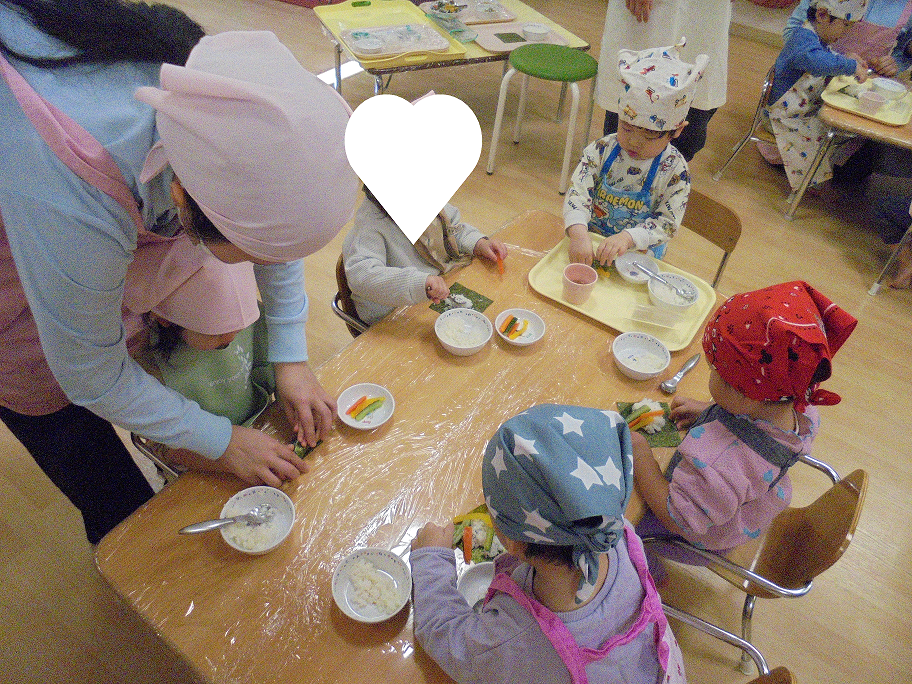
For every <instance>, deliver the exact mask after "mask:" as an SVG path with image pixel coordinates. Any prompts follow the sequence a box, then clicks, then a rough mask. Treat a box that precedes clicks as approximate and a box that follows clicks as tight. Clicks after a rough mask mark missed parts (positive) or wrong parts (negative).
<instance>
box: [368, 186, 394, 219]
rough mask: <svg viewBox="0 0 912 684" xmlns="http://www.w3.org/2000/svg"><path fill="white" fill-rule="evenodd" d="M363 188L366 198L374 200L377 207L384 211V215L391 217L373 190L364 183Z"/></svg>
mask: <svg viewBox="0 0 912 684" xmlns="http://www.w3.org/2000/svg"><path fill="white" fill-rule="evenodd" d="M361 188H362V189H363V190H364V197H365V198H366V199H368V200H369V201H371V202H373V204H374V206H375V207H377V209H379V210H380V211H382V212H383V215H384V216H386V217H389V214H388V213H387V211H386V209H385V208H384V207H383V205H382V204H380V200H378V199H377V196H376V195H375V194H374V193H372V192H371V189H370V188H369V187H367V186H366V185H363V184H362V185H361Z"/></svg>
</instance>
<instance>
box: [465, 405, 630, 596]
mask: <svg viewBox="0 0 912 684" xmlns="http://www.w3.org/2000/svg"><path fill="white" fill-rule="evenodd" d="M481 475H482V482H483V484H484V493H485V501H486V503H487V506H488V510H489V511H490V513H491V515H492V516H493V517H494V520H495V522H496V523H497V526H498V527H499V528H500V529H501V530H502V531H503V534H505V535H506V536H507V537H509V538H511V539H514V540H517V541H523V542H527V543H535V544H544V545H553V546H572V547H574V554H573V560H574V561H575V562H576V564H577V565H578V566H579V568H580V569H581V570H582V571H583V577H584V578H585V580H586V582H588V583H590V584H591V583H594V582H595V579H596V577H597V575H598V556H599V555H600V554H602V553H605V552H606V551H608V550H609V549H611V548H612V547H613V546H614V545H615V544H617V542H618V540H619V539H620V538H621V535H622V534H623V532H624V519H623V514H624V511H625V510H626V508H627V503H628V502H629V501H630V493H631V491H632V490H633V453H632V445H631V440H630V429H629V428H628V427H627V423H626V422H625V421H624V419H623V418H622V417H621V416H620V414H618V413H616V412H615V411H600V410H598V409H594V408H586V407H582V406H563V405H558V404H540V405H538V406H533V407H532V408H530V409H529V410H527V411H525V412H523V413H521V414H519V415H518V416H514V417H513V418H510V419H509V420H508V421H507V422H506V423H504V424H503V425H502V426H501V427H500V429H499V430H498V431H497V433H496V434H495V435H494V437H493V438H492V439H491V440H490V441H489V442H488V446H487V448H486V449H485V458H484V463H483V465H482V471H481ZM593 518H594V519H595V520H594V521H593V520H592V519H593Z"/></svg>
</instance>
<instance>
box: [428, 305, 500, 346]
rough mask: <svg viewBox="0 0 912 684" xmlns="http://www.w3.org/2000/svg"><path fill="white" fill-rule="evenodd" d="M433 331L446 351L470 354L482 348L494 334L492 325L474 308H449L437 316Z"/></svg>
mask: <svg viewBox="0 0 912 684" xmlns="http://www.w3.org/2000/svg"><path fill="white" fill-rule="evenodd" d="M434 332H435V333H436V334H437V339H438V340H440V344H442V345H443V348H444V349H446V350H447V351H448V352H450V353H451V354H455V355H456V356H470V355H471V354H475V353H476V352H479V351H481V350H482V349H483V348H484V346H485V345H486V344H487V343H488V340H490V339H491V335H493V334H494V326H493V325H491V321H489V320H488V317H487V316H485V315H484V314H483V313H480V312H478V311H475V310H474V309H450V310H449V311H444V312H443V313H442V314H440V315H439V316H438V317H437V320H436V321H435V322H434Z"/></svg>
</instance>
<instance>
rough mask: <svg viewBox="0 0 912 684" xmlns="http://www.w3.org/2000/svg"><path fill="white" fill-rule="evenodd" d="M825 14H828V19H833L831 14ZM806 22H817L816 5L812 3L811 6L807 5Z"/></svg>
mask: <svg viewBox="0 0 912 684" xmlns="http://www.w3.org/2000/svg"><path fill="white" fill-rule="evenodd" d="M827 14H829V16H830V19H832V18H833V15H832V14H830V13H829V12H827ZM807 20H808V21H809V22H811V23H812V24H813V23H815V22H816V21H817V5H816V4H813V3H812V4H810V5H808V9H807Z"/></svg>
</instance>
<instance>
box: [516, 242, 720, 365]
mask: <svg viewBox="0 0 912 684" xmlns="http://www.w3.org/2000/svg"><path fill="white" fill-rule="evenodd" d="M590 237H592V241H593V245H594V246H595V245H597V244H598V243H599V242H601V237H600V236H596V235H590ZM569 240H570V239H569V238H566V237H565V238H564V239H563V240H561V241H560V242H559V243H558V244H557V246H555V247H554V249H552V250H551V251H550V252H548V253H547V254H546V255H545V256H544V257H543V258H542V260H541V261H539V262H538V263H537V264H536V265H535V266H533V267H532V270H530V271H529V285H531V286H532V289H533V290H535V291H536V292H538V293H539V294H541V295H543V296H545V297H548V298H549V299H553V300H554V301H556V302H558V303H559V304H562V305H563V306H566V307H569V308H571V309H573V310H575V311H578V312H580V313H581V314H585V315H586V316H589V317H590V318H592V319H594V320H596V321H598V322H599V323H604V324H605V325H607V326H608V327H610V328H614V329H615V330H617V331H619V332H644V333H648V334H650V335H653V336H654V337H657V338H658V339H660V340H661V341H662V342H663V343H664V344H665V346H666V347H668V350H669V351H678V350H679V349H684V348H685V347H686V346H687V345H689V344H690V343H691V341H692V340H693V338H694V336H695V335H696V334H697V333H698V332H700V331H701V330H702V329H703V321H704V320H705V319H706V316H707V315H708V314H709V312H710V311H712V309H713V306H714V305H715V303H716V293H715V291H714V290H713V289H712V286H711V285H710V284H709V283H707V282H706V281H705V280H702V279H700V278H697V277H696V276H694V275H691V274H690V273H687V272H686V271H682V270H681V269H679V268H675V267H674V266H672V265H670V264H666V263H665V262H661V261H660V262H658V264H659V269H660V270H661V271H663V272H668V273H678V274H680V275H682V276H684V277H685V278H687V279H689V280H690V281H691V282H692V283H693V284H694V285H695V286H696V288H697V290H698V292H699V293H700V297H699V299H698V300H697V302H696V304H694V305H693V306H692V307H690V309H689V310H688V311H687V313H686V314H683V315H681V317H680V318H679V319H676V320H674V321H672V322H671V323H670V325H668V324H664V323H663V324H662V325H659V324H653V323H648V322H646V321H645V320H642V319H643V318H645V317H644V316H643V315H642V314H643V313H644V312H645V313H646V314H648V313H649V312H650V311H652V310H654V309H655V306H653V304H652V302H650V301H649V292H648V290H647V287H646V285H645V284H643V285H634V284H632V283H628V282H627V281H626V280H624V279H623V278H621V276H620V275H619V274H618V272H617V271H616V270H615V269H614V267H611V268H610V269H609V270H608V272H607V273H602V272H601V271H600V274H601V275H599V279H598V282H597V283H596V284H595V290H594V291H593V292H592V295H591V296H590V297H589V299H588V300H586V302H585V303H583V304H580V305H576V304H570V303H569V302H567V301H566V300H565V299H564V298H563V294H564V293H563V289H564V286H563V274H564V267H565V266H566V265H567V264H568V263H570V259H569V257H568V255H567V244H568V242H569ZM647 317H648V316H647ZM638 318H639V319H641V320H637V319H638Z"/></svg>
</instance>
